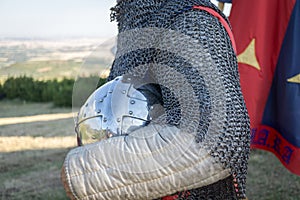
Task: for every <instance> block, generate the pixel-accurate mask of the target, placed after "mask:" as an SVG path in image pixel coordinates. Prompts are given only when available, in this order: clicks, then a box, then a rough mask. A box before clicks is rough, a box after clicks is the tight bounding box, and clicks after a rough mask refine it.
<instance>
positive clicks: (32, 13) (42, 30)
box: [0, 0, 216, 38]
mask: <svg viewBox="0 0 300 200" xmlns="http://www.w3.org/2000/svg"><path fill="white" fill-rule="evenodd" d="M212 2H214V3H216V1H215V0H212ZM114 5H115V0H0V37H32V38H34V37H113V36H115V35H117V24H116V22H110V18H109V16H110V8H111V7H112V6H114Z"/></svg>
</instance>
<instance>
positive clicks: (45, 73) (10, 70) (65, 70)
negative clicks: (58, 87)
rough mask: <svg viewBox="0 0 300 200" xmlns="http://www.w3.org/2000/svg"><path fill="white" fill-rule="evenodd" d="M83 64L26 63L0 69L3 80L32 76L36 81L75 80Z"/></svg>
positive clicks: (56, 62) (72, 62) (59, 62)
mask: <svg viewBox="0 0 300 200" xmlns="http://www.w3.org/2000/svg"><path fill="white" fill-rule="evenodd" d="M81 65H82V63H77V62H74V61H26V62H19V63H16V64H13V65H11V66H9V67H3V68H0V73H1V74H2V75H3V77H2V79H3V78H7V77H10V76H14V77H18V76H23V75H27V76H31V77H33V78H34V79H41V77H42V78H43V79H44V80H45V79H46V80H48V79H54V78H58V79H59V78H63V77H68V78H71V77H72V78H75V77H74V75H76V74H77V73H78V72H79V70H80V67H81ZM5 76H6V77H5Z"/></svg>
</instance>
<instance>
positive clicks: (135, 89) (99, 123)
mask: <svg viewBox="0 0 300 200" xmlns="http://www.w3.org/2000/svg"><path fill="white" fill-rule="evenodd" d="M133 82H134V81H133V79H132V77H123V76H119V77H117V78H115V79H114V80H112V81H109V82H107V83H106V84H104V85H103V86H101V87H100V88H98V89H97V90H95V91H94V92H93V93H92V94H91V95H90V97H89V98H88V99H87V101H86V102H85V104H84V105H83V106H82V107H81V108H80V111H79V113H78V116H77V122H76V128H75V130H76V132H77V137H78V145H80V146H81V145H85V144H89V143H94V142H97V141H100V140H103V139H107V138H110V137H114V136H120V135H127V134H129V133H130V132H132V131H134V130H136V129H138V128H140V127H143V126H146V125H147V124H149V123H150V121H151V120H152V118H153V116H155V115H157V110H160V112H161V110H163V109H157V108H158V107H159V108H162V99H161V94H160V88H159V86H158V85H156V84H140V83H137V82H135V83H133ZM154 108H155V109H154ZM154 110H155V112H156V113H154Z"/></svg>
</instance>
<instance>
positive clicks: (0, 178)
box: [0, 101, 300, 200]
mask: <svg viewBox="0 0 300 200" xmlns="http://www.w3.org/2000/svg"><path fill="white" fill-rule="evenodd" d="M68 112H71V109H67V108H55V107H53V106H52V105H51V104H36V103H24V102H20V101H12V102H11V101H0V117H1V118H3V117H17V116H31V115H39V114H51V113H68ZM73 130H74V122H73V119H72V118H69V119H62V120H55V121H49V122H32V123H23V124H13V125H5V126H0V145H6V144H10V145H11V144H14V143H16V144H17V142H20V141H14V140H15V137H13V136H18V137H20V138H29V139H30V140H28V141H29V142H28V144H26V146H27V148H28V147H29V148H30V147H32V149H30V150H23V151H12V152H9V151H8V152H0V199H2V200H6V199H16V200H21V199H49V200H54V199H61V200H63V199H67V197H66V195H65V193H64V190H63V188H62V185H61V182H60V168H61V166H62V163H63V160H64V157H65V155H66V153H67V152H68V151H69V150H70V148H72V147H70V146H66V147H65V148H63V147H61V148H48V149H47V148H46V149H36V148H35V146H34V145H33V143H34V138H36V137H41V136H42V137H44V139H45V140H54V141H55V140H56V139H55V138H56V137H68V138H71V139H70V140H73V137H74V146H75V135H74V131H73ZM7 136H9V137H12V138H11V139H6V140H3V139H2V138H4V137H7ZM31 136H32V137H31ZM8 140H11V141H8ZM30 141H32V143H31V142H30ZM57 143H62V141H61V140H60V139H57ZM247 181H248V185H247V187H248V188H247V191H248V193H247V194H248V198H249V199H250V200H252V199H253V200H299V199H300V177H297V176H295V175H292V174H291V173H289V172H288V171H287V170H286V169H285V168H284V167H283V166H282V165H281V164H280V162H279V161H278V160H277V158H275V156H273V155H272V154H270V153H267V152H264V151H257V150H255V151H252V153H251V158H250V162H249V175H248V179H247Z"/></svg>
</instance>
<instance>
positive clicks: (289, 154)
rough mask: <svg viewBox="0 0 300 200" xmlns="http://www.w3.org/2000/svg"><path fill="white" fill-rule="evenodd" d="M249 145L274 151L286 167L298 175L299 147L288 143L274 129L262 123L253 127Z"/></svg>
mask: <svg viewBox="0 0 300 200" xmlns="http://www.w3.org/2000/svg"><path fill="white" fill-rule="evenodd" d="M251 147H252V148H259V149H263V150H267V151H270V152H272V153H274V155H276V156H277V157H278V159H279V160H280V161H281V163H282V164H283V165H284V166H285V167H286V168H288V169H289V170H290V171H291V172H292V173H294V174H297V175H300V156H298V155H300V148H297V147H295V146H293V145H292V144H291V143H289V142H288V141H287V140H286V139H284V138H283V137H282V135H281V134H280V133H279V132H277V131H276V130H275V129H273V128H271V127H269V126H264V125H260V126H258V128H256V129H253V130H252V135H251Z"/></svg>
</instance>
